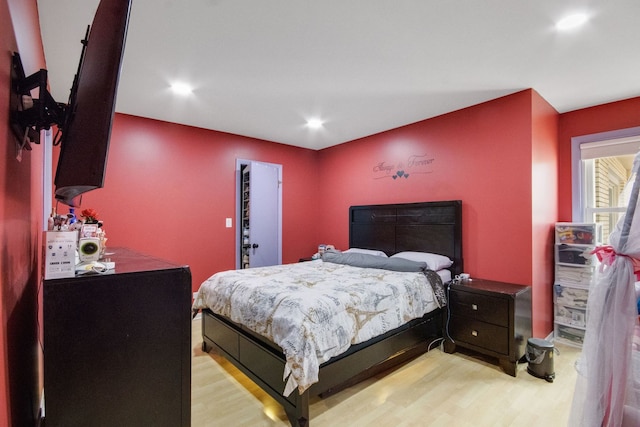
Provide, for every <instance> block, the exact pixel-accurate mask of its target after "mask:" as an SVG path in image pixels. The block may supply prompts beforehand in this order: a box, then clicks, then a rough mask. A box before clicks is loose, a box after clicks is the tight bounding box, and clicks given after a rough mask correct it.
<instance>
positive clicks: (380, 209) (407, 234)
mask: <svg viewBox="0 0 640 427" xmlns="http://www.w3.org/2000/svg"><path fill="white" fill-rule="evenodd" d="M349 247H351V248H363V249H377V250H381V251H384V252H385V253H386V254H387V255H393V254H395V253H398V252H402V251H418V252H431V253H436V254H441V255H445V256H447V257H449V258H451V259H452V260H453V265H452V266H451V269H450V270H451V273H452V274H453V275H456V274H460V273H462V272H463V271H464V270H463V268H464V266H463V260H462V201H461V200H450V201H444V202H422V203H400V204H390V205H367V206H351V207H350V208H349Z"/></svg>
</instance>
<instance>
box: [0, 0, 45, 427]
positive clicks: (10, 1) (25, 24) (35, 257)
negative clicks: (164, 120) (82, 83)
mask: <svg viewBox="0 0 640 427" xmlns="http://www.w3.org/2000/svg"><path fill="white" fill-rule="evenodd" d="M0 22H1V23H2V24H0V138H1V139H2V143H1V144H0V147H1V148H0V171H1V172H0V241H1V242H2V245H1V246H0V292H1V294H0V321H1V326H0V425H1V426H30V425H34V418H35V413H36V411H37V408H38V406H39V403H40V402H39V399H40V382H41V377H40V376H39V372H41V371H40V368H39V353H40V352H39V345H38V323H37V315H38V303H37V299H38V294H37V291H38V283H39V279H40V269H39V265H40V253H41V249H40V248H41V230H42V228H41V227H42V220H41V215H42V214H41V212H42V150H41V149H40V147H39V146H35V147H34V149H33V151H30V152H27V151H25V152H23V153H22V160H21V161H18V160H17V159H16V148H15V147H16V143H15V139H14V137H13V134H12V133H11V130H10V128H9V96H10V95H9V94H10V81H11V80H10V74H9V73H10V70H11V54H12V52H15V51H19V52H20V55H21V58H22V62H23V65H24V68H25V72H26V74H27V75H29V74H31V73H33V72H36V71H37V70H38V69H40V68H44V65H45V64H44V54H43V49H42V43H41V41H40V28H39V24H38V12H37V8H36V0H1V1H0Z"/></svg>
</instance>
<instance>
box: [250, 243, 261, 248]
mask: <svg viewBox="0 0 640 427" xmlns="http://www.w3.org/2000/svg"><path fill="white" fill-rule="evenodd" d="M258 246H260V245H258V244H257V243H254V244H253V245H251V247H252V248H253V249H255V248H257V247H258Z"/></svg>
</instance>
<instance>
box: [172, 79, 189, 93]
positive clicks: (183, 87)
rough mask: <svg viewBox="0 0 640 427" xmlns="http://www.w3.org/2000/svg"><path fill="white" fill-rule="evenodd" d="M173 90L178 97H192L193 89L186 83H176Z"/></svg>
mask: <svg viewBox="0 0 640 427" xmlns="http://www.w3.org/2000/svg"><path fill="white" fill-rule="evenodd" d="M171 90H172V91H173V92H174V93H176V94H178V95H190V94H191V93H192V92H193V88H192V87H191V86H189V85H188V84H186V83H182V82H175V83H173V84H171Z"/></svg>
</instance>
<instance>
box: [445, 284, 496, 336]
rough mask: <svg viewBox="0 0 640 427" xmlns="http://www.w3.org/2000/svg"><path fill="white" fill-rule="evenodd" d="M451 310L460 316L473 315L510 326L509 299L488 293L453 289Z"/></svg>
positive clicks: (485, 320)
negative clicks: (481, 293) (482, 293)
mask: <svg viewBox="0 0 640 427" xmlns="http://www.w3.org/2000/svg"><path fill="white" fill-rule="evenodd" d="M449 297H450V300H451V301H450V303H451V311H452V312H453V313H455V314H456V315H459V316H466V317H472V318H474V319H476V320H481V321H483V322H489V323H493V324H494V325H499V326H504V327H507V326H509V301H508V300H507V299H504V298H496V297H491V296H488V295H480V294H476V293H472V292H464V291H459V290H456V289H451V293H450V294H449Z"/></svg>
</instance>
